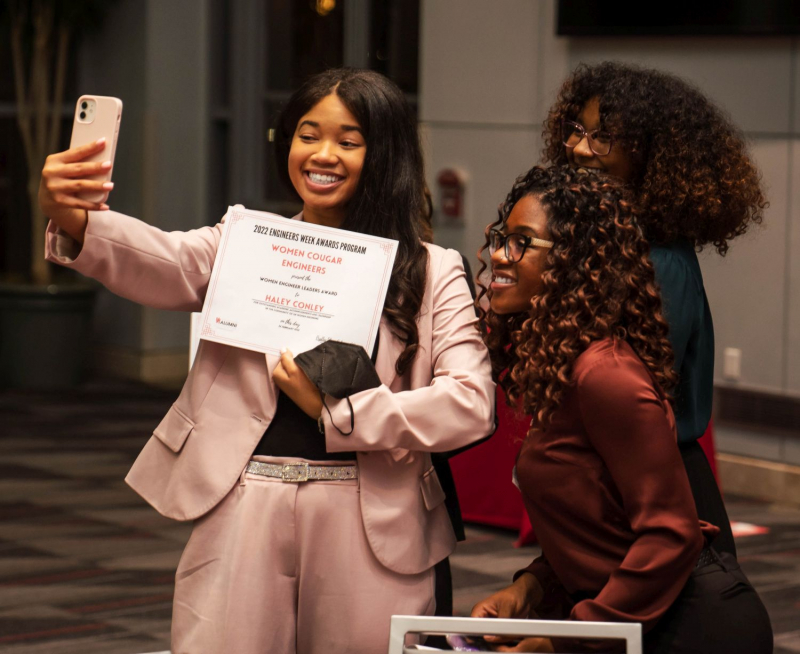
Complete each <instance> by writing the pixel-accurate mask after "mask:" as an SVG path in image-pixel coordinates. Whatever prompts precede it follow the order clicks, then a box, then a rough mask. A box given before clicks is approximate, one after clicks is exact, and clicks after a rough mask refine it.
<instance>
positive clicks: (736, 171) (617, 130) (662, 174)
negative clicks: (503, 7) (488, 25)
mask: <svg viewBox="0 0 800 654" xmlns="http://www.w3.org/2000/svg"><path fill="white" fill-rule="evenodd" d="M592 98H598V99H599V101H600V121H601V123H602V124H603V126H604V127H605V128H606V129H608V130H609V131H611V132H612V133H613V134H614V136H615V138H616V139H617V142H618V143H619V147H624V148H625V149H626V151H627V152H628V153H629V155H630V157H631V160H632V162H633V165H634V174H633V179H632V180H630V187H631V190H632V196H631V197H632V199H633V201H634V202H635V204H636V205H637V208H638V209H639V220H640V221H641V224H642V227H643V229H644V231H645V235H646V236H647V237H648V238H649V239H650V240H651V241H652V242H654V243H670V242H672V241H675V240H677V239H687V240H688V241H690V242H691V243H692V245H694V246H695V247H698V248H702V247H703V246H705V245H713V246H714V247H716V249H717V251H718V252H719V253H720V254H721V255H724V254H725V253H726V252H727V250H728V241H730V240H731V239H733V238H736V237H737V236H740V235H741V234H744V233H745V232H746V231H747V229H748V228H749V227H750V225H752V224H753V223H760V222H761V221H762V219H763V215H764V209H765V208H766V207H767V201H766V199H765V197H764V193H763V189H762V186H761V175H760V173H759V171H758V169H757V168H756V166H755V164H754V163H753V161H752V160H751V159H750V156H749V155H748V152H747V147H746V144H745V140H744V137H743V136H742V134H741V133H740V132H739V130H738V129H737V128H736V127H735V126H734V125H733V124H732V123H731V121H730V120H729V119H728V117H727V116H725V115H724V114H723V113H722V112H721V111H720V110H719V109H718V108H717V107H716V106H714V104H713V103H712V102H711V101H710V100H709V99H708V98H707V97H706V96H705V95H703V93H701V92H700V91H699V90H698V89H696V88H694V87H693V86H692V85H691V84H688V83H687V82H685V81H683V80H682V79H679V78H678V77H675V76H674V75H670V74H667V73H664V72H661V71H658V70H652V69H647V68H638V67H636V66H631V65H628V64H621V63H616V62H603V63H600V64H596V65H592V66H589V65H585V64H582V65H580V66H578V67H577V68H576V69H575V71H574V72H573V73H572V75H570V77H569V78H568V79H567V80H566V81H565V82H564V84H563V86H562V87H561V90H560V91H559V94H558V99H557V100H556V102H555V104H554V105H553V106H552V108H551V109H550V113H549V115H548V117H547V120H546V121H545V124H544V134H543V136H544V140H545V148H544V153H543V159H544V161H545V162H548V163H553V164H563V163H566V161H567V155H566V149H565V148H564V145H563V144H562V142H561V129H562V127H561V123H562V120H564V119H565V118H566V119H569V120H574V119H575V118H576V117H577V115H578V114H579V113H580V111H581V110H582V109H583V107H584V106H585V105H586V103H587V102H588V101H589V100H591V99H592ZM615 147H617V146H615Z"/></svg>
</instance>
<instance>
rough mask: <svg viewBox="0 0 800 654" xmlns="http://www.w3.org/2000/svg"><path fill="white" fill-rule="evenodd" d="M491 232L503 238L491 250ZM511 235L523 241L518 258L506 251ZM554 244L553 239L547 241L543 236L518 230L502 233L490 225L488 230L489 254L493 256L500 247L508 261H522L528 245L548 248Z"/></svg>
mask: <svg viewBox="0 0 800 654" xmlns="http://www.w3.org/2000/svg"><path fill="white" fill-rule="evenodd" d="M492 234H497V235H498V236H499V237H500V238H501V239H502V240H503V244H502V246H499V247H496V248H495V249H494V250H492ZM512 236H519V237H520V238H522V239H524V241H525V243H524V245H523V246H522V254H520V255H519V259H512V258H511V256H510V253H509V251H508V239H509V238H511V237H512ZM554 245H555V243H554V242H553V241H547V240H545V239H543V238H537V237H536V236H528V235H527V234H520V233H518V232H511V233H510V234H503V232H502V231H500V230H499V229H498V228H497V227H492V228H491V229H490V230H489V245H488V249H489V256H494V253H495V252H497V251H498V250H499V249H501V248H502V250H503V256H504V257H505V258H506V261H508V262H510V263H518V262H520V261H522V257H524V256H525V253H526V252H527V251H528V248H529V247H536V248H542V249H544V250H549V249H550V248H551V247H553V246H554Z"/></svg>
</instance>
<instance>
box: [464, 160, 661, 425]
mask: <svg viewBox="0 0 800 654" xmlns="http://www.w3.org/2000/svg"><path fill="white" fill-rule="evenodd" d="M528 195H531V196H534V197H535V198H536V199H537V200H538V201H539V202H540V204H541V205H542V208H543V209H544V211H545V213H546V214H547V222H548V229H549V231H550V240H551V241H553V247H552V248H550V250H549V251H548V253H547V256H546V259H545V264H544V270H543V272H542V282H543V290H542V293H541V294H540V295H537V296H534V297H532V298H531V304H530V310H529V311H528V312H527V313H520V314H511V315H498V314H495V313H494V312H493V311H492V310H491V308H490V309H489V310H486V309H484V308H482V307H481V304H477V306H478V307H479V312H480V318H481V323H482V324H483V325H485V326H486V327H487V328H488V329H487V330H486V334H485V340H486V344H487V346H488V348H489V352H490V354H491V357H492V367H493V374H494V377H495V379H496V380H497V381H498V383H499V384H500V386H502V388H503V390H504V391H505V392H506V397H507V398H508V401H509V403H510V404H513V405H517V404H518V402H519V401H520V399H521V402H520V404H519V407H520V408H521V409H522V410H523V411H524V412H525V413H527V414H529V415H530V416H531V417H532V422H531V426H532V427H533V428H538V429H545V428H546V427H547V426H548V424H549V421H550V418H551V417H552V415H553V412H554V411H555V410H556V409H557V408H558V406H559V404H560V402H561V400H562V398H563V395H564V391H565V389H566V387H567V386H568V385H569V384H571V382H572V380H571V375H572V367H573V364H574V362H575V360H576V359H577V358H578V356H579V355H580V354H581V353H582V352H583V351H584V350H586V348H587V347H588V346H589V345H590V344H591V343H592V342H594V341H598V340H601V339H604V338H608V337H613V338H620V339H624V340H625V341H627V342H628V343H629V344H630V345H631V347H632V348H633V350H634V351H635V352H636V354H637V355H638V356H639V358H640V359H641V360H642V361H643V362H644V364H645V365H646V366H647V368H648V369H649V370H650V371H651V372H652V373H653V375H654V377H655V379H656V380H657V382H658V383H659V384H660V385H661V386H662V387H663V388H665V389H670V388H672V387H673V386H674V385H675V382H676V381H677V375H676V373H675V372H674V371H673V370H672V363H673V354H672V347H671V346H670V342H669V339H668V338H667V332H668V326H667V322H666V320H665V319H664V316H663V314H662V312H661V295H660V293H659V291H658V288H657V286H656V283H655V273H654V271H653V265H652V264H651V263H650V260H649V258H648V253H649V251H650V248H649V245H648V243H647V240H646V239H645V238H644V235H643V234H642V231H641V229H640V227H639V225H638V223H637V221H636V217H635V215H634V210H633V207H632V206H631V205H630V203H628V202H627V201H626V200H625V199H624V198H623V190H622V189H621V187H620V186H619V185H618V184H616V183H614V181H613V180H611V179H609V178H608V177H601V176H598V175H595V174H593V173H587V172H583V171H576V170H572V169H571V168H569V167H567V166H559V167H551V168H543V167H541V166H536V167H534V168H532V169H531V170H529V171H528V172H527V173H525V174H524V175H522V176H520V177H519V178H518V179H517V181H516V183H515V184H514V187H513V188H512V189H511V192H510V193H509V194H508V197H507V198H506V200H505V202H504V203H503V204H501V205H500V208H499V210H498V219H497V221H496V222H494V223H492V224H491V225H489V226H488V227H487V229H486V241H485V243H484V245H483V247H481V249H480V251H479V252H478V256H479V257H481V255H482V253H483V252H484V251H485V250H486V249H487V248H488V246H489V229H491V228H493V227H502V225H503V224H504V223H505V222H506V221H507V220H508V217H509V214H510V213H511V210H512V209H513V208H514V205H516V203H517V202H518V201H519V200H520V199H521V198H523V197H525V196H528ZM486 268H487V263H486V262H485V261H484V260H483V258H482V257H481V267H480V270H479V272H478V280H479V281H478V285H479V287H480V293H479V294H478V299H477V301H476V302H477V303H480V300H481V299H482V298H486V299H488V300H489V302H491V298H492V290H491V288H487V287H486V286H485V285H484V284H483V282H482V281H481V278H482V277H483V275H482V273H483V272H484V271H485V270H486Z"/></svg>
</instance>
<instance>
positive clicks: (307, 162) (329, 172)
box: [289, 93, 367, 227]
mask: <svg viewBox="0 0 800 654" xmlns="http://www.w3.org/2000/svg"><path fill="white" fill-rule="evenodd" d="M366 152H367V146H366V141H365V139H364V134H363V133H362V132H361V126H360V125H359V124H358V121H357V120H356V118H355V117H354V116H353V114H351V113H350V111H349V110H348V109H347V107H345V106H344V104H343V103H342V101H341V100H340V99H339V97H338V96H337V95H335V94H334V93H331V94H330V95H327V96H325V97H324V98H322V100H320V101H319V102H318V103H317V104H315V105H314V106H313V107H312V108H311V109H310V110H309V112H308V113H307V114H306V115H304V116H303V117H301V118H300V120H299V121H298V123H297V128H296V129H295V132H294V137H293V138H292V145H291V149H290V150H289V178H290V179H291V180H292V184H293V185H294V188H295V190H296V191H297V193H298V194H299V195H300V198H301V199H302V200H303V219H304V220H305V221H306V222H310V223H315V224H318V225H327V226H328V227H339V226H340V225H341V224H342V222H343V221H344V219H345V216H346V215H347V210H346V207H347V203H348V202H349V201H350V200H351V199H352V198H353V196H354V195H355V192H356V188H357V187H358V180H359V178H360V177H361V168H362V167H363V165H364V157H365V156H366Z"/></svg>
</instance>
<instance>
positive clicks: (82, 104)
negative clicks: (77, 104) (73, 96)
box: [81, 100, 89, 109]
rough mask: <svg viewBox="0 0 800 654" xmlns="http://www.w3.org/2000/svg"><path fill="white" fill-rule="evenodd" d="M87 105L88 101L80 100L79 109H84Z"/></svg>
mask: <svg viewBox="0 0 800 654" xmlns="http://www.w3.org/2000/svg"><path fill="white" fill-rule="evenodd" d="M88 106H89V103H88V102H86V101H85V100H84V101H83V102H81V109H86V107H88Z"/></svg>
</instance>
